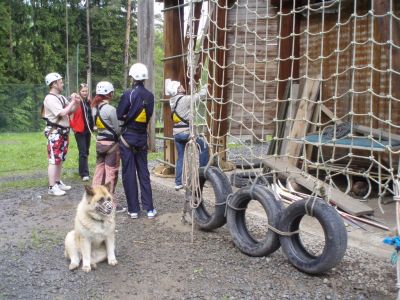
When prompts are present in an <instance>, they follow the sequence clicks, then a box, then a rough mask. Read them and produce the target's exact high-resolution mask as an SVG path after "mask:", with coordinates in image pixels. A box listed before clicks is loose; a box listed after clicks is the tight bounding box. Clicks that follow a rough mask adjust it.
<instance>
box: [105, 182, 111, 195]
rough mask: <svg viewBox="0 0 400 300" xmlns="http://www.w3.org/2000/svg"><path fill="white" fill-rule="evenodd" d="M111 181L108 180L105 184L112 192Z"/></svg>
mask: <svg viewBox="0 0 400 300" xmlns="http://www.w3.org/2000/svg"><path fill="white" fill-rule="evenodd" d="M111 184H112V183H111V181H109V182H107V183H106V184H105V185H104V186H105V187H106V189H107V191H109V192H110V193H111Z"/></svg>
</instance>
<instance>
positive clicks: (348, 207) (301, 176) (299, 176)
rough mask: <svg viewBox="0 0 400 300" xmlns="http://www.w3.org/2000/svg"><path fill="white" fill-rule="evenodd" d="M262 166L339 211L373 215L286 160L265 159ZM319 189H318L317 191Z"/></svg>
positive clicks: (349, 198)
mask: <svg viewBox="0 0 400 300" xmlns="http://www.w3.org/2000/svg"><path fill="white" fill-rule="evenodd" d="M263 164H264V166H267V167H269V168H270V169H272V170H274V171H276V172H278V174H279V175H282V176H283V177H285V178H287V177H289V176H290V178H291V179H293V180H295V181H296V183H297V184H299V185H301V186H303V187H304V188H306V189H307V190H309V191H311V192H314V193H315V194H316V195H317V196H320V197H323V198H324V199H325V200H327V201H330V202H332V203H334V204H335V205H337V207H339V208H340V209H342V210H343V211H345V212H348V213H349V214H352V215H355V216H361V215H366V214H373V213H374V210H373V209H372V208H370V207H369V206H367V205H365V204H363V203H361V202H360V201H359V200H358V199H354V198H352V197H350V196H348V195H346V194H345V193H343V192H341V191H340V190H338V189H335V188H334V187H332V186H329V185H328V184H327V183H325V182H323V181H322V180H319V179H318V178H316V177H314V176H312V175H310V174H308V173H305V172H302V171H301V170H300V169H298V168H296V167H295V166H293V165H291V163H290V162H288V160H287V159H283V158H280V159H278V158H273V157H271V158H267V159H264V160H263ZM318 187H319V189H318Z"/></svg>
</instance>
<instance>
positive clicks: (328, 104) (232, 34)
mask: <svg viewBox="0 0 400 300" xmlns="http://www.w3.org/2000/svg"><path fill="white" fill-rule="evenodd" d="M198 5H200V6H202V7H201V14H200V15H198V14H197V15H196V13H195V11H197V10H196V9H195V6H198ZM184 15H185V22H186V24H189V23H192V24H194V23H195V22H199V23H200V24H201V26H197V27H199V30H198V31H195V30H194V28H197V27H196V26H188V28H189V29H188V31H187V32H186V33H185V34H186V36H190V41H191V42H190V43H188V55H187V56H186V58H185V59H186V61H185V64H186V65H187V69H186V70H187V79H188V80H189V81H188V82H189V87H191V88H192V90H195V86H201V85H204V84H206V83H209V89H208V99H207V101H204V102H200V103H196V104H195V105H194V106H193V109H192V113H193V125H194V127H197V131H198V132H199V131H200V132H201V131H203V132H204V134H205V136H206V137H207V140H208V142H209V145H210V149H211V154H212V158H213V159H214V163H216V164H219V166H220V167H221V168H222V169H226V168H228V166H229V163H228V162H233V164H234V165H236V167H238V168H236V171H235V172H241V171H242V170H240V169H245V168H246V169H247V168H249V169H250V170H249V171H250V172H251V173H253V174H255V176H262V175H266V174H267V173H272V174H275V175H278V176H274V178H275V180H276V178H277V177H279V174H284V175H285V177H288V175H290V176H293V177H298V176H302V177H303V178H305V179H306V180H307V181H308V182H312V183H313V184H312V185H311V186H306V187H307V188H308V189H309V190H310V191H311V192H312V194H316V195H319V196H323V197H325V198H326V199H327V200H330V199H331V198H332V197H333V196H332V191H333V190H340V191H341V192H343V193H345V194H349V195H352V196H359V197H360V198H362V199H361V200H365V199H367V198H370V197H371V196H374V195H377V196H378V197H379V199H381V198H383V197H384V196H385V195H390V194H393V193H394V191H393V180H395V179H396V178H397V177H398V172H399V159H398V156H399V155H398V154H399V151H400V122H399V121H400V120H399V118H400V105H399V104H400V102H399V101H400V85H399V82H400V61H399V60H400V41H399V39H400V32H399V31H400V4H399V3H398V1H364V0H354V1H346V0H341V1H340V0H335V1H311V0H308V1H286V0H280V1H279V0H278V1H265V0H259V1H257V0H253V1H250V0H247V1H246V0H237V1H226V0H209V1H207V2H198V1H196V2H195V1H190V2H189V5H187V6H185V14H184ZM182 17H183V16H182ZM200 125H202V126H200ZM260 162H261V165H260ZM317 179H319V180H317ZM327 186H328V188H327Z"/></svg>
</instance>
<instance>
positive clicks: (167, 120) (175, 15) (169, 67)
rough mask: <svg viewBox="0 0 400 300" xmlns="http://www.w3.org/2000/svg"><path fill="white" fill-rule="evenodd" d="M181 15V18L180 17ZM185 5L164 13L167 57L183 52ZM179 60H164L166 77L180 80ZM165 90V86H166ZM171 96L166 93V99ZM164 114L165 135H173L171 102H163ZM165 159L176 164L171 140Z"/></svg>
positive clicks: (174, 0)
mask: <svg viewBox="0 0 400 300" xmlns="http://www.w3.org/2000/svg"><path fill="white" fill-rule="evenodd" d="M182 3H183V0H164V8H169V7H173V6H177V5H179V4H182ZM179 15H180V16H181V18H180V17H179ZM183 16H184V12H183V7H181V8H176V9H169V10H166V11H165V13H164V55H165V56H166V57H170V56H175V55H181V54H182V35H181V33H183V21H184V20H183V19H184V18H183ZM180 62H181V60H180V61H177V60H166V61H165V62H164V78H165V79H167V78H171V79H172V80H178V79H179V74H180V70H181V69H182V68H183V64H182V63H180ZM164 91H165V87H164ZM166 98H169V96H167V95H165V94H164V99H166ZM163 116H164V136H166V137H172V136H173V135H172V126H173V124H172V120H171V117H170V116H171V108H170V106H169V102H164V103H163ZM164 160H165V161H166V162H168V163H170V164H175V146H174V142H173V141H171V140H165V141H164Z"/></svg>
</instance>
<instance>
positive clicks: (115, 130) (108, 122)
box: [91, 81, 126, 212]
mask: <svg viewBox="0 0 400 300" xmlns="http://www.w3.org/2000/svg"><path fill="white" fill-rule="evenodd" d="M113 95H114V86H113V85H112V83H111V82H108V81H100V82H99V83H97V86H96V96H95V97H94V98H93V100H92V103H91V106H92V114H93V119H94V125H95V126H96V127H97V140H96V169H95V171H94V175H93V182H92V185H93V186H95V185H105V184H107V183H111V185H110V186H111V191H110V192H111V193H112V194H113V193H114V192H115V187H116V185H117V182H118V169H119V164H120V163H119V160H120V154H119V148H118V139H119V135H120V132H121V127H120V125H121V124H120V122H119V121H118V118H117V112H116V110H115V107H114V106H112V105H111V104H110V101H111V100H112V98H113ZM115 202H116V203H117V201H115ZM125 210H126V209H125V208H124V207H122V206H121V205H119V204H117V207H116V211H117V212H124V211H125Z"/></svg>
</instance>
